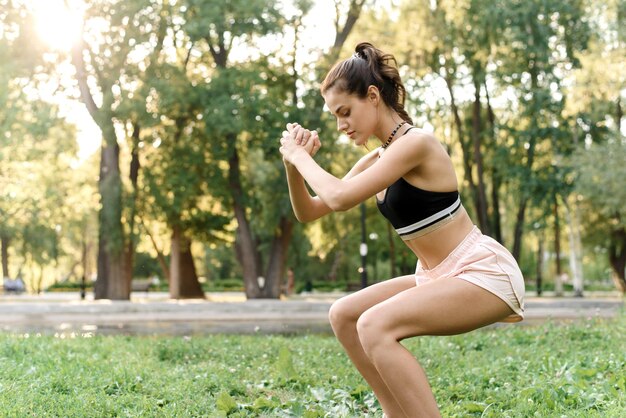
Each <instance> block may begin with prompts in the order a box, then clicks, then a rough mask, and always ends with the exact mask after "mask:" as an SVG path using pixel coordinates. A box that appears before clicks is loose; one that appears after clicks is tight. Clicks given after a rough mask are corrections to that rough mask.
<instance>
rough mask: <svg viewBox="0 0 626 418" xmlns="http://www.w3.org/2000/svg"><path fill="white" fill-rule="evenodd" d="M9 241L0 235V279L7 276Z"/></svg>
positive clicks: (5, 236)
mask: <svg viewBox="0 0 626 418" xmlns="http://www.w3.org/2000/svg"><path fill="white" fill-rule="evenodd" d="M10 241H11V240H10V239H9V237H8V236H7V235H5V234H2V235H0V245H1V246H2V277H0V279H1V278H4V277H11V276H9V242H10Z"/></svg>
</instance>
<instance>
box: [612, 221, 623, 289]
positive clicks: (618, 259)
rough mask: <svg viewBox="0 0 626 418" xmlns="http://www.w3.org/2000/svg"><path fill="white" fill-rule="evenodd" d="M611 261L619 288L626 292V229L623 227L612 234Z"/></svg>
mask: <svg viewBox="0 0 626 418" xmlns="http://www.w3.org/2000/svg"><path fill="white" fill-rule="evenodd" d="M609 261H610V262H611V267H612V268H613V272H614V273H615V274H614V275H613V278H614V280H615V284H616V286H617V288H618V289H619V290H620V291H621V292H622V293H624V294H626V277H625V274H626V271H625V269H626V229H624V228H621V229H618V230H615V231H613V233H612V234H611V244H610V246H609Z"/></svg>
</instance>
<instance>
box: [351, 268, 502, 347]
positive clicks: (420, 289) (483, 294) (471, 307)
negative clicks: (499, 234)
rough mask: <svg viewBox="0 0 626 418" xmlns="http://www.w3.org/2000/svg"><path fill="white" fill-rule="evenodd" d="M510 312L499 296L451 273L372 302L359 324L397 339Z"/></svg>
mask: <svg viewBox="0 0 626 418" xmlns="http://www.w3.org/2000/svg"><path fill="white" fill-rule="evenodd" d="M511 313H512V310H511V308H510V307H509V306H508V305H507V304H506V303H505V302H504V301H503V300H502V299H500V298H499V297H498V296H496V295H494V294H493V293H491V292H489V291H487V290H485V289H483V288H481V287H479V286H476V285H475V284H473V283H470V282H467V281H465V280H461V279H458V278H454V277H452V278H442V279H437V280H433V281H431V282H428V283H425V284H423V285H420V286H417V287H414V288H411V289H407V290H405V291H403V292H401V293H398V294H396V295H395V296H393V297H391V298H388V299H387V300H385V301H382V302H380V303H378V304H376V305H375V306H372V308H370V309H368V311H367V312H365V314H364V315H362V317H361V318H360V322H361V323H360V324H359V325H360V326H361V327H362V328H370V331H375V332H376V333H384V334H385V335H388V336H390V337H393V338H394V339H396V340H398V341H399V340H402V339H404V338H408V337H412V336H417V335H453V334H460V333H463V332H468V331H471V330H474V329H477V328H480V327H483V326H485V325H489V324H492V323H494V322H497V321H498V320H500V319H502V318H505V317H507V316H508V315H510V314H511ZM372 328H373V329H372Z"/></svg>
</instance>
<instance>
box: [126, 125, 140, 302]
mask: <svg viewBox="0 0 626 418" xmlns="http://www.w3.org/2000/svg"><path fill="white" fill-rule="evenodd" d="M139 130H140V128H139V125H138V124H137V123H134V124H133V134H132V150H131V160H130V170H129V177H130V184H131V185H132V191H131V198H130V199H129V201H130V208H128V209H129V211H130V215H129V216H128V239H127V241H126V248H125V251H124V275H125V282H126V284H127V285H128V292H129V293H130V292H131V290H132V285H131V283H132V281H133V259H134V256H135V245H136V234H135V213H136V208H137V181H138V178H139V169H140V168H141V165H140V163H139Z"/></svg>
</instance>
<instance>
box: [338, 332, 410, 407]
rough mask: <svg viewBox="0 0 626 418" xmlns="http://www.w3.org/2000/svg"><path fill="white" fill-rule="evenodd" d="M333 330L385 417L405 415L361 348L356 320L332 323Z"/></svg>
mask: <svg viewBox="0 0 626 418" xmlns="http://www.w3.org/2000/svg"><path fill="white" fill-rule="evenodd" d="M333 331H334V332H335V335H336V336H337V339H338V340H339V342H340V343H341V345H343V347H344V348H345V350H346V353H347V354H348V357H350V360H351V361H352V363H353V364H354V365H355V367H356V368H357V370H358V371H359V373H361V375H362V376H363V378H364V379H365V380H366V381H367V383H368V384H369V386H370V387H371V388H372V390H373V391H374V394H375V395H376V398H377V399H378V402H379V403H380V405H381V407H382V409H383V412H384V414H385V417H387V418H396V417H405V414H404V412H403V410H402V408H400V405H399V404H398V402H397V401H396V399H395V397H394V395H393V393H392V392H391V391H390V390H389V388H388V387H387V385H386V384H385V382H384V380H383V379H382V378H381V376H380V374H379V372H378V370H377V369H376V367H375V366H374V364H373V363H372V362H371V360H370V359H369V357H368V356H367V354H366V353H365V351H364V350H363V347H362V345H361V342H360V341H359V336H358V333H357V329H356V322H352V323H349V324H346V323H344V324H341V325H338V324H333Z"/></svg>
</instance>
